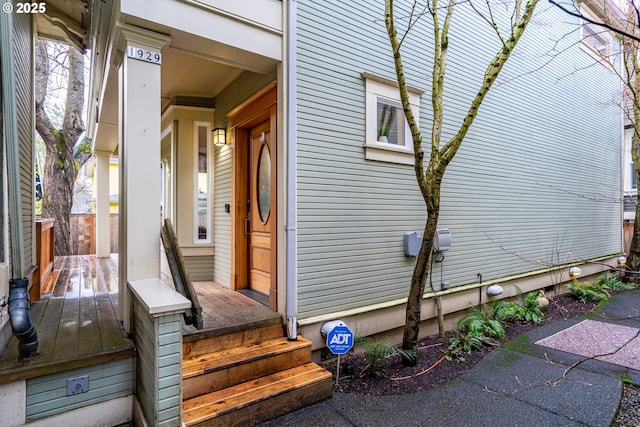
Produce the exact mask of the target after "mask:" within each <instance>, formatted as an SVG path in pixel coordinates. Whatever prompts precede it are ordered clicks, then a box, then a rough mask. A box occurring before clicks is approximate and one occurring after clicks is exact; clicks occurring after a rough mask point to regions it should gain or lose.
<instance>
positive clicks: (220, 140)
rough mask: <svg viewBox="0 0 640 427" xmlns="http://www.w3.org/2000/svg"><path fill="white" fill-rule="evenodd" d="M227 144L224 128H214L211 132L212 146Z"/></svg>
mask: <svg viewBox="0 0 640 427" xmlns="http://www.w3.org/2000/svg"><path fill="white" fill-rule="evenodd" d="M226 144H227V130H226V129H225V128H215V129H214V130H213V145H215V146H216V147H221V146H223V145H226Z"/></svg>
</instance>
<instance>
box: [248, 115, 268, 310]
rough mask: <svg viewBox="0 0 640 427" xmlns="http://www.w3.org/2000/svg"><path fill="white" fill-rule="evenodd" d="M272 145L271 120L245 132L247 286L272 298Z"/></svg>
mask: <svg viewBox="0 0 640 427" xmlns="http://www.w3.org/2000/svg"><path fill="white" fill-rule="evenodd" d="M275 149H276V146H275V144H274V143H273V138H272V135H271V122H270V120H265V121H264V122H262V123H260V124H258V125H256V126H255V127H253V128H251V130H250V131H249V183H248V184H249V189H248V190H249V200H248V212H247V218H246V219H245V222H246V224H245V229H246V230H247V231H248V234H249V235H248V238H247V243H248V258H249V259H248V263H249V268H248V270H249V271H248V273H249V277H248V279H249V280H248V284H249V288H250V289H252V290H254V291H257V292H260V293H262V294H264V295H267V296H268V297H269V302H270V304H269V305H270V306H271V305H275V297H276V280H275V279H276V277H275V276H276V263H275V260H276V252H275V251H276V246H275V241H276V176H275V172H276V164H275V159H276V153H275Z"/></svg>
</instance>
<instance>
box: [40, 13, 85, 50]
mask: <svg viewBox="0 0 640 427" xmlns="http://www.w3.org/2000/svg"><path fill="white" fill-rule="evenodd" d="M91 3H92V2H90V1H89V0H47V1H46V2H45V10H44V11H39V13H35V14H34V17H35V22H36V28H37V31H38V37H40V38H46V39H50V40H56V41H60V42H63V43H66V44H69V45H71V46H73V47H75V48H76V49H78V50H79V51H81V52H85V51H86V50H87V48H88V46H89V44H88V42H89V28H90V24H91ZM36 4H37V3H33V5H36Z"/></svg>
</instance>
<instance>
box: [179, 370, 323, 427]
mask: <svg viewBox="0 0 640 427" xmlns="http://www.w3.org/2000/svg"><path fill="white" fill-rule="evenodd" d="M331 394H332V380H331V373H330V372H329V371H327V370H325V369H323V368H321V367H320V366H318V365H316V364H315V363H306V364H304V365H301V366H297V367H295V368H291V369H287V370H285V371H281V372H277V373H274V374H271V375H268V376H264V377H261V378H257V379H254V380H251V381H247V382H244V383H241V384H238V385H235V386H232V387H229V388H225V389H222V390H218V391H215V392H212V393H208V394H205V395H202V396H198V397H194V398H191V399H188V400H185V401H184V402H183V404H182V411H183V412H182V416H183V421H184V423H185V425H186V426H194V425H200V426H207V425H230V426H231V425H255V424H258V423H260V422H262V421H266V420H268V419H271V418H274V417H276V416H278V415H281V414H285V413H287V412H291V411H294V410H296V409H299V408H302V407H305V406H308V405H311V404H314V403H317V402H320V401H322V400H325V399H328V398H330V397H331Z"/></svg>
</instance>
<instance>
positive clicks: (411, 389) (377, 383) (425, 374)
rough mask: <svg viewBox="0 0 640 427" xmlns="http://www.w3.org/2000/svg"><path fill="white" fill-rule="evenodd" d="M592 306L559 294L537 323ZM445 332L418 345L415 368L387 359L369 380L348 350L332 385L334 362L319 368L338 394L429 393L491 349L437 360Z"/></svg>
mask: <svg viewBox="0 0 640 427" xmlns="http://www.w3.org/2000/svg"><path fill="white" fill-rule="evenodd" d="M595 305H596V304H595V303H589V304H583V303H581V302H580V301H578V300H577V299H575V298H574V297H572V296H570V295H561V296H558V297H555V298H552V299H550V301H549V307H548V308H547V310H546V318H545V319H544V320H543V321H542V322H541V324H549V323H551V322H554V321H558V320H563V319H568V318H570V317H574V316H578V315H581V314H585V313H588V312H590V311H592V310H593V309H594V307H595ZM535 327H536V325H534V324H532V323H518V324H513V325H509V326H507V327H505V330H506V337H505V339H504V340H497V341H498V344H502V343H503V342H505V341H509V340H510V339H512V338H513V337H515V336H517V335H519V334H521V333H523V332H526V331H528V330H530V329H533V328H535ZM452 336H453V335H452V332H449V333H448V334H447V336H446V337H445V338H444V339H441V338H440V337H438V336H430V337H427V338H424V339H423V340H421V341H420V342H419V345H418V348H419V357H418V364H417V366H415V367H405V366H403V365H402V362H401V358H400V356H399V355H394V356H391V357H389V358H388V362H389V363H388V365H387V366H386V373H387V375H386V376H385V377H384V378H380V379H373V378H369V377H366V376H361V375H359V372H360V371H361V370H362V368H363V366H364V355H363V354H362V352H358V351H353V350H352V351H351V352H350V353H349V354H347V355H345V356H342V357H341V368H340V371H341V373H340V379H339V382H338V383H337V384H336V382H335V373H336V363H337V359H336V358H335V356H334V357H331V358H330V359H328V360H326V361H324V362H323V363H322V365H323V366H324V367H325V368H326V369H327V370H329V371H331V372H333V374H334V391H336V392H342V393H355V394H368V395H390V394H405V393H415V392H419V391H423V390H429V389H431V388H433V387H437V386H439V385H441V384H444V383H446V382H448V381H449V380H451V379H453V378H455V377H457V376H458V375H460V374H462V373H464V372H466V371H468V370H469V369H471V368H472V367H473V366H474V365H475V364H476V363H478V361H480V360H482V358H483V357H484V356H486V355H487V354H488V353H489V352H491V351H492V350H493V349H494V348H495V347H493V346H485V347H483V348H482V349H481V350H477V351H474V352H472V353H471V354H465V355H464V358H465V361H464V362H459V361H457V360H455V359H454V360H446V359H444V360H441V359H443V356H444V355H445V351H446V349H447V347H448V346H449V339H450V338H451V337H452Z"/></svg>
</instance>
